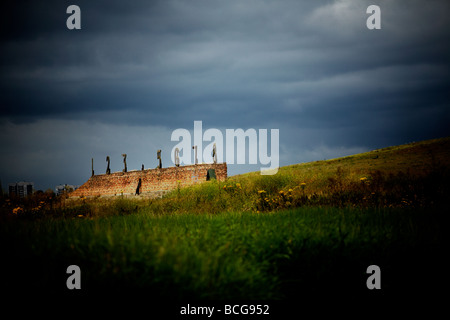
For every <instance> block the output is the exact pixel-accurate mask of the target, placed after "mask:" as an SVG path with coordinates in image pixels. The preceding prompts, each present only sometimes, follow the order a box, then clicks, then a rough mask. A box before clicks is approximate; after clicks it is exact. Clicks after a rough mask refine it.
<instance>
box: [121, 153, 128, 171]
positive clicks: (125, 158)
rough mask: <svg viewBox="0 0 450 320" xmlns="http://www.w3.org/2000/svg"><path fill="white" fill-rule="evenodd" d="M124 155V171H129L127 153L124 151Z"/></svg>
mask: <svg viewBox="0 0 450 320" xmlns="http://www.w3.org/2000/svg"><path fill="white" fill-rule="evenodd" d="M122 157H123V166H124V168H123V172H127V154H126V153H123V154H122Z"/></svg>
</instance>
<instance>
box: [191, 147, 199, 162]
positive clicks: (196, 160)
mask: <svg viewBox="0 0 450 320" xmlns="http://www.w3.org/2000/svg"><path fill="white" fill-rule="evenodd" d="M192 149H194V150H195V161H194V164H198V158H197V146H192Z"/></svg>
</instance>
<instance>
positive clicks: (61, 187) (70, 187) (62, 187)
mask: <svg viewBox="0 0 450 320" xmlns="http://www.w3.org/2000/svg"><path fill="white" fill-rule="evenodd" d="M78 187H79V186H74V185H70V184H60V185H59V186H56V187H55V192H56V195H57V196H59V195H61V194H63V193H66V192H70V191H74V190H77V189H78Z"/></svg>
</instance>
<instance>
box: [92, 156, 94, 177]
mask: <svg viewBox="0 0 450 320" xmlns="http://www.w3.org/2000/svg"><path fill="white" fill-rule="evenodd" d="M91 171H92V172H91V177H93V176H94V158H91Z"/></svg>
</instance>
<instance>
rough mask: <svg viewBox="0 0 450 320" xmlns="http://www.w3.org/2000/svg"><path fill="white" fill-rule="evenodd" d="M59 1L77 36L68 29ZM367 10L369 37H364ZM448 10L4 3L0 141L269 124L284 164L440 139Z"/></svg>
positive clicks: (238, 0)
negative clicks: (374, 20)
mask: <svg viewBox="0 0 450 320" xmlns="http://www.w3.org/2000/svg"><path fill="white" fill-rule="evenodd" d="M71 4H77V5H79V6H80V8H81V25H82V29H81V30H72V31H71V30H68V29H67V28H66V19H67V17H68V16H69V15H68V14H66V8H67V7H68V6H69V5H71ZM371 4H377V5H379V6H380V7H381V11H382V13H381V19H382V22H381V26H382V28H381V30H368V29H367V28H366V19H367V17H368V14H366V8H367V7H368V6H369V5H371ZM449 9H450V4H449V3H448V1H445V0H433V1H427V2H423V1H408V2H405V1H368V0H367V1H350V0H348V1H347V0H340V1H297V0H291V1H278V0H277V1H275V0H273V1H270V0H268V1H262V0H260V1H257V0H254V1H243V0H235V1H207V0H203V1H181V0H180V1H170V0H168V1H163V0H161V1H75V2H69V1H46V2H45V3H41V2H37V1H19V2H17V1H6V2H5V1H2V4H1V8H0V14H1V17H0V23H1V25H0V26H1V28H0V36H1V51H0V111H1V112H0V122H1V123H3V124H5V125H4V126H3V129H2V130H3V131H2V132H0V133H2V134H3V135H2V137H4V139H5V140H6V141H12V140H11V139H9V140H8V135H13V134H16V133H15V132H23V131H24V130H25V131H26V130H39V128H42V127H43V124H44V123H45V125H46V126H52V124H53V126H54V128H55V130H60V129H61V128H63V127H64V125H63V123H66V122H67V121H68V123H70V125H68V126H69V127H70V130H68V131H67V132H70V135H69V134H66V139H67V140H68V141H72V140H74V139H75V138H74V136H76V135H77V133H76V132H77V130H76V127H77V125H79V126H80V127H83V128H84V130H85V132H90V133H91V134H92V135H96V136H100V137H102V136H104V135H106V133H105V132H110V130H111V128H116V129H117V130H120V131H121V132H122V134H120V135H118V136H117V139H116V144H118V145H124V146H125V145H127V143H130V144H133V143H132V142H130V141H129V140H127V139H126V138H124V136H125V135H129V136H135V134H134V133H133V132H134V127H136V130H137V131H138V132H147V131H145V130H144V129H142V130H141V129H138V128H144V127H146V126H148V127H152V128H154V127H155V126H157V127H158V128H164V129H161V130H162V131H161V132H165V133H168V132H170V130H173V129H175V128H180V127H181V128H187V129H190V130H191V129H192V125H193V121H194V120H202V121H203V122H204V127H205V128H212V127H216V128H239V127H242V128H280V145H281V147H280V148H281V150H282V155H281V164H282V165H285V164H289V163H297V162H301V161H309V160H316V159H317V158H328V157H333V156H339V155H345V153H352V152H356V151H362V150H367V149H371V148H376V147H383V146H388V145H393V144H399V143H404V142H409V141H412V140H421V139H426V138H433V137H439V136H444V135H449V134H450V131H449V129H448V125H447V124H448V122H449V120H450V111H449V96H448V93H447V92H449V91H450V90H449V89H450V88H449V80H450V79H449V78H450V75H449V73H448V71H447V70H448V66H449V62H450V61H449V59H450V45H449V43H448V38H449V33H450V31H449V30H450V21H449V19H448V18H447V13H448V12H449ZM71 121H74V122H71ZM87 123H90V124H91V126H93V127H92V128H91V129H89V125H87ZM100 124H101V125H102V128H103V129H104V130H103V131H101V130H100V131H99V130H97V129H96V127H98V126H100ZM85 125H86V127H85ZM103 126H106V127H103ZM94 127H95V128H94ZM6 128H8V129H6ZM149 130H150V129H149ZM6 132H8V134H6ZM150 132H153V133H155V132H156V131H154V130H153V129H151V130H150ZM35 133H36V134H35V136H36V137H41V138H44V136H42V135H40V134H38V133H37V132H35ZM23 139H24V138H23V137H22V138H21V139H19V140H20V141H23ZM36 139H37V138H36ZM5 140H4V141H5ZM19 140H17V141H19ZM166 140H167V141H169V140H170V134H169V136H168V137H166ZM105 141H106V142H105V143H107V144H108V143H110V144H113V142H112V141H111V140H109V139H106V140H105ZM124 141H127V143H125V142H124ZM167 141H166V147H165V148H164V149H170V147H169V143H170V141H169V142H167ZM137 143H138V142H135V148H136V149H135V150H138V149H139V148H138V147H137V145H138V144H137ZM4 144H5V146H4V148H3V149H4V150H9V152H10V153H11V154H17V155H18V154H19V153H20V152H19V151H18V150H19V149H18V148H14V145H12V144H11V143H9V142H4ZM76 145H77V148H78V149H77V150H78V151H79V152H80V153H81V154H83V153H84V154H86V153H89V152H91V151H92V149H94V148H95V147H94V146H93V145H89V146H86V145H83V144H80V143H79V142H77V143H76ZM2 146H3V145H2ZM34 146H39V142H38V141H36V142H35V143H34V145H28V147H30V148H35V147H34ZM36 148H37V147H36ZM57 148H58V147H56V146H54V147H53V149H52V147H51V146H50V145H47V144H46V145H45V146H43V147H42V150H45V152H46V153H48V154H52V152H53V153H55V154H59V152H58V151H57ZM105 148H106V149H105V152H107V150H108V149H111V148H112V149H114V150H115V147H112V145H110V146H109V147H106V146H105ZM14 150H15V151H14ZM133 150H134V149H133ZM36 152H37V153H39V150H36ZM92 152H93V151H92ZM117 152H118V153H119V154H120V151H117ZM37 153H34V154H37ZM28 157H29V158H31V157H32V155H31V154H29V155H28ZM314 157H316V158H314ZM80 161H81V160H80ZM137 165H138V164H137Z"/></svg>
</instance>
